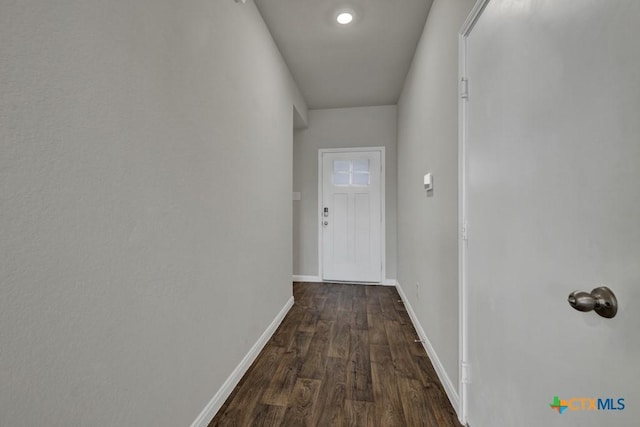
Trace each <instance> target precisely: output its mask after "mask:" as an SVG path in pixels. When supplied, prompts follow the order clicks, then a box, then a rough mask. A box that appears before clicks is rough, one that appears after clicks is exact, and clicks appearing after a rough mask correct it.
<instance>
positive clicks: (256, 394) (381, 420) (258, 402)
mask: <svg viewBox="0 0 640 427" xmlns="http://www.w3.org/2000/svg"><path fill="white" fill-rule="evenodd" d="M293 293H294V296H295V305H294V306H293V308H292V309H291V311H290V312H289V313H288V314H287V316H286V317H285V319H284V321H283V322H282V324H281V325H280V327H279V328H278V330H277V332H276V333H275V334H274V336H273V337H272V338H271V340H270V341H269V342H268V344H267V345H266V346H265V348H264V349H263V351H262V353H260V356H258V358H257V359H256V361H255V362H254V364H253V365H252V366H251V368H250V369H249V371H248V372H247V374H246V375H245V376H244V377H243V379H242V381H241V382H240V384H239V385H238V387H236V389H235V390H234V391H233V393H232V394H231V396H230V397H229V399H227V401H226V402H225V404H224V406H223V407H222V408H221V409H220V411H219V412H218V414H217V415H216V417H215V418H214V419H213V421H212V422H211V424H210V427H213V426H249V425H251V426H257V425H263V426H277V425H284V426H295V425H312V426H340V425H348V426H356V425H358V426H360V425H363V426H365V425H366V426H459V425H460V424H459V423H458V421H457V418H456V415H455V412H454V410H453V408H452V407H451V404H450V403H449V401H448V399H447V397H446V394H445V392H444V390H443V389H442V386H441V384H440V382H439V381H438V378H437V375H436V373H435V371H434V369H433V367H432V365H431V363H430V361H429V359H428V357H427V354H426V353H425V351H424V349H423V348H422V346H421V345H420V344H419V343H414V342H413V341H414V339H415V338H416V337H417V335H416V332H415V330H414V328H413V326H412V324H411V320H410V319H409V315H408V314H407V312H406V310H405V308H404V305H403V304H402V303H401V302H400V301H399V300H400V297H399V295H398V293H397V291H396V290H395V289H394V288H392V287H385V286H360V285H344V284H331V283H320V284H310V283H294V286H293Z"/></svg>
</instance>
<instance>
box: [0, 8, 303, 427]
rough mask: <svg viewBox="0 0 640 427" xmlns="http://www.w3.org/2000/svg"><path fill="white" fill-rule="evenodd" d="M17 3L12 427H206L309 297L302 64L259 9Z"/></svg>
mask: <svg viewBox="0 0 640 427" xmlns="http://www.w3.org/2000/svg"><path fill="white" fill-rule="evenodd" d="M1 11H2V12H1V13H0V58H2V60H1V61H0V76H1V77H0V200H1V205H2V209H1V216H0V325H2V326H1V328H0V384H1V385H0V425H2V426H35V425H43V424H50V425H56V426H79V425H83V426H148V425H155V426H185V425H189V424H190V423H191V422H192V421H193V420H194V419H195V418H196V416H197V415H198V414H199V413H200V411H201V410H202V409H203V408H204V407H205V405H206V404H207V402H208V401H209V400H210V399H211V397H212V396H213V395H214V393H215V392H216V391H217V390H218V389H219V388H220V386H221V385H222V384H223V382H224V381H225V379H226V378H227V377H228V376H229V374H230V373H231V372H232V370H233V369H234V368H235V367H236V366H237V365H238V363H239V362H240V361H241V359H242V357H243V356H244V355H245V354H246V353H247V352H248V350H249V349H250V348H251V346H252V345H253V344H254V343H255V342H256V340H257V339H258V337H259V336H260V335H261V334H262V332H264V330H265V328H266V326H267V325H269V323H270V322H271V321H272V320H273V319H274V317H275V316H276V315H277V313H278V312H279V311H280V310H281V309H282V307H283V306H284V304H285V303H286V302H287V300H288V299H289V298H290V297H291V271H292V265H291V260H292V246H291V242H292V237H291V233H292V231H291V229H292V227H291V224H292V213H291V183H292V161H291V157H292V138H293V132H292V129H293V123H292V121H293V114H292V99H293V98H294V97H298V95H297V94H295V93H292V87H293V84H292V80H291V78H290V75H289V73H288V71H287V69H286V66H285V65H284V63H283V61H282V60H281V57H280V55H279V53H278V50H277V49H276V47H275V45H274V44H273V42H272V39H271V37H270V35H269V33H268V31H267V29H266V27H265V25H264V23H263V21H262V19H261V17H260V15H259V13H258V11H257V10H256V8H255V6H254V5H253V4H252V3H248V4H247V5H244V6H240V5H237V4H235V3H234V2H232V1H230V0H229V1H205V0H190V1H186V2H175V1H167V0H163V1H151V0H144V1H135V2H124V1H117V2H108V1H107V2H105V1H98V0H87V1H82V2H79V1H69V0H65V1H55V2H50V1H30V2H13V1H3V2H2V5H1ZM256 70H259V73H257V72H256ZM298 102H300V98H299V97H298ZM302 110H303V109H302Z"/></svg>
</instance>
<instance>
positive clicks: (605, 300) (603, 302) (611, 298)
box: [567, 286, 618, 319]
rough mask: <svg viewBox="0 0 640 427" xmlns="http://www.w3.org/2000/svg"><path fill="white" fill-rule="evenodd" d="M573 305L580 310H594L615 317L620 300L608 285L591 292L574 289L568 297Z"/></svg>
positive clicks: (604, 315)
mask: <svg viewBox="0 0 640 427" xmlns="http://www.w3.org/2000/svg"><path fill="white" fill-rule="evenodd" d="M567 300H568V301H569V304H570V305H571V307H573V308H575V309H576V310H578V311H585V312H587V311H591V310H594V311H595V312H596V313H598V314H599V315H600V316H602V317H606V318H608V319H610V318H612V317H615V315H616V313H617V312H618V300H617V299H616V296H615V294H614V293H613V291H612V290H611V289H609V288H607V287H606V286H601V287H599V288H595V289H594V290H592V291H591V293H588V292H583V291H573V292H571V293H570V294H569V298H568V299H567Z"/></svg>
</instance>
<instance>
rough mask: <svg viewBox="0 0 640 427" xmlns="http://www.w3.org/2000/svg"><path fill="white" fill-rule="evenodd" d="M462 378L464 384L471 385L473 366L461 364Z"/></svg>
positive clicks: (466, 363) (465, 363)
mask: <svg viewBox="0 0 640 427" xmlns="http://www.w3.org/2000/svg"><path fill="white" fill-rule="evenodd" d="M460 377H461V382H462V384H471V364H469V363H468V362H460Z"/></svg>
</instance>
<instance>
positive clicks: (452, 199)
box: [398, 0, 474, 389]
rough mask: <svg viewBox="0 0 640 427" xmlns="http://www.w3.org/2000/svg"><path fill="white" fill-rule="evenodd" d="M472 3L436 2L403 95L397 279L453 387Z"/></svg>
mask: <svg viewBox="0 0 640 427" xmlns="http://www.w3.org/2000/svg"><path fill="white" fill-rule="evenodd" d="M473 3H474V2H473V1H472V0H435V1H434V2H433V5H432V6H431V11H430V12H429V17H428V18H427V23H426V25H425V28H424V32H423V34H422V38H421V40H420V43H419V44H418V48H417V50H416V55H415V57H414V60H413V64H412V67H411V70H410V71H409V74H408V75H407V80H406V82H405V86H404V89H403V91H402V95H401V97H400V101H399V102H398V281H399V282H400V285H401V286H402V288H403V289H404V290H405V293H406V294H407V297H408V298H409V301H410V303H411V305H412V307H413V308H414V310H415V312H416V315H417V316H418V318H419V319H420V323H421V324H422V326H423V327H424V329H425V332H426V334H427V335H428V337H429V340H430V341H431V343H432V344H433V346H434V348H435V351H436V353H437V354H438V357H439V359H440V360H441V361H442V363H443V364H444V367H445V369H446V371H447V374H448V376H449V378H450V379H451V381H452V382H453V384H454V386H455V387H456V389H457V387H458V245H457V240H458V226H457V224H458V97H457V94H458V89H457V85H458V83H457V82H458V30H459V29H460V27H462V24H463V23H464V20H465V19H466V17H467V14H468V13H469V11H470V10H471V7H472V6H473ZM427 172H431V173H433V176H434V191H433V197H427V196H426V194H425V191H424V189H423V175H424V174H425V173H427Z"/></svg>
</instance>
